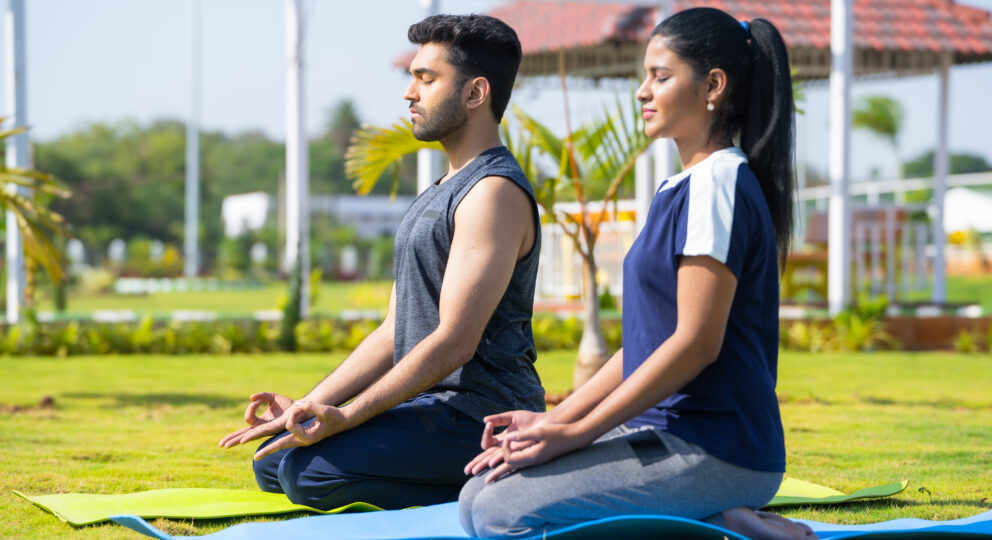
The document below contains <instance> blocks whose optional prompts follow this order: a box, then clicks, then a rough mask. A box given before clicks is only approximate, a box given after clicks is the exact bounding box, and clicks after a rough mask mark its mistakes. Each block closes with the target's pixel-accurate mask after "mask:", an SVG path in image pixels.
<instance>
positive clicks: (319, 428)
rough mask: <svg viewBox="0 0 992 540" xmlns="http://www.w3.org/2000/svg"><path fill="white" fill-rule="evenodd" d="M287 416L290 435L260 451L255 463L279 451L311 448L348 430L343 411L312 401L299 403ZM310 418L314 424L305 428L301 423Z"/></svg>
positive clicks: (287, 428)
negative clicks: (300, 447) (299, 447)
mask: <svg viewBox="0 0 992 540" xmlns="http://www.w3.org/2000/svg"><path fill="white" fill-rule="evenodd" d="M286 416H287V417H288V418H287V420H286V430H287V431H289V435H286V436H285V437H282V438H280V439H279V440H277V441H275V442H273V443H272V444H269V445H267V446H265V448H261V449H259V450H258V452H256V453H255V458H254V459H255V461H258V460H260V459H262V458H263V457H265V456H267V455H269V454H271V453H273V452H278V451H279V450H285V449H287V448H296V447H297V446H310V445H311V444H315V443H318V442H320V441H322V440H324V439H326V438H328V437H330V436H332V435H336V434H338V433H341V432H342V431H345V430H347V429H348V425H347V418H346V417H345V415H344V413H343V412H342V409H339V408H338V407H331V406H330V405H322V404H320V403H314V402H312V401H297V402H296V403H294V404H293V406H292V407H290V409H289V410H288V411H286ZM310 417H313V422H311V423H310V425H308V426H303V425H302V424H301V422H303V421H306V419H307V418H310Z"/></svg>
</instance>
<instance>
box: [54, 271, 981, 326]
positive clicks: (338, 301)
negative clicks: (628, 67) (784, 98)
mask: <svg viewBox="0 0 992 540" xmlns="http://www.w3.org/2000/svg"><path fill="white" fill-rule="evenodd" d="M391 286H392V282H389V281H362V282H327V283H322V284H321V286H320V289H319V291H318V295H317V303H316V305H315V306H314V308H313V309H314V311H315V312H317V313H322V314H337V313H340V312H341V311H342V310H374V311H380V312H381V313H385V310H386V305H387V304H388V302H389V289H390V287H391ZM286 292H287V285H286V284H285V283H268V284H266V285H264V286H262V287H260V288H257V289H246V290H240V291H205V292H184V293H176V292H173V293H158V294H147V295H123V294H110V293H108V294H98V295H81V294H76V293H72V292H71V291H70V293H69V305H68V312H69V313H73V314H80V315H82V314H86V313H91V312H93V311H95V310H99V309H107V310H121V309H129V310H133V311H136V312H138V313H142V314H144V313H149V314H153V315H154V314H161V315H163V316H167V315H168V314H169V313H170V312H172V311H175V310H205V311H217V312H219V313H220V314H221V315H222V316H223V315H232V316H236V315H242V316H243V315H250V314H251V313H253V312H255V311H258V310H266V309H276V307H277V303H278V301H279V298H280V297H284V296H285V295H286ZM929 299H930V291H929V289H927V290H924V291H915V292H913V293H910V294H909V295H908V296H907V297H906V300H910V301H919V302H926V301H929ZM947 301H948V302H954V303H978V304H980V305H981V306H982V308H983V309H984V310H985V311H986V313H992V276H950V277H948V278H947ZM38 309H40V310H43V311H51V310H54V304H53V303H52V300H51V298H50V294H49V293H48V292H47V291H44V290H43V291H41V298H40V300H39V302H38Z"/></svg>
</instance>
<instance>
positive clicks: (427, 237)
mask: <svg viewBox="0 0 992 540" xmlns="http://www.w3.org/2000/svg"><path fill="white" fill-rule="evenodd" d="M487 176H501V177H504V178H507V179H509V180H511V181H513V183H515V184H516V185H517V186H519V187H520V189H522V190H524V191H525V192H526V193H527V195H528V196H529V198H530V201H531V207H532V210H533V216H534V226H535V233H536V234H535V238H534V246H533V248H532V249H531V251H530V253H529V254H527V256H526V257H524V258H523V259H521V260H519V261H517V263H516V266H515V267H514V269H513V276H512V277H511V278H510V284H509V285H508V286H507V288H506V292H505V293H504V294H503V298H502V299H501V300H500V302H499V305H498V306H497V307H496V310H495V312H493V315H492V318H490V320H489V323H488V324H487V325H486V328H485V331H484V332H483V334H482V340H481V341H480V342H479V346H478V348H477V349H476V351H475V354H474V355H473V356H472V359H471V360H469V361H468V362H466V363H465V364H463V365H462V366H461V367H459V368H458V369H456V370H455V371H454V372H452V373H451V374H450V375H448V376H447V377H445V379H444V380H443V381H441V382H439V383H438V384H437V385H435V386H434V387H432V388H431V389H429V390H428V391H427V392H426V393H427V394H432V395H435V396H437V397H438V398H439V399H440V400H441V401H443V402H445V403H447V404H448V405H450V406H452V407H454V408H455V409H458V410H459V411H461V412H463V413H465V414H467V415H468V416H470V417H472V418H474V419H476V420H479V421H481V420H482V418H483V417H485V416H487V415H490V414H496V413H500V412H504V411H508V410H514V409H527V410H532V411H543V410H544V389H543V388H542V387H541V381H540V379H539V378H538V375H537V371H536V370H535V369H534V361H535V360H536V359H537V353H536V350H535V346H534V335H533V332H532V330H531V316H532V315H533V309H534V288H535V285H536V280H537V264H538V256H539V254H540V252H541V243H540V242H541V229H540V220H539V219H538V214H537V203H536V200H535V198H534V191H533V190H532V188H531V186H530V182H528V181H527V177H526V176H525V175H524V173H523V171H522V170H521V169H520V166H519V164H517V161H516V159H514V157H513V155H512V154H510V152H509V150H507V149H506V148H505V147H502V146H500V147H496V148H491V149H489V150H486V151H485V152H483V153H482V154H479V156H478V157H476V158H475V159H474V160H473V161H472V162H471V163H469V164H468V165H466V166H465V167H463V168H462V170H460V171H458V172H457V173H455V174H454V175H453V176H452V177H451V178H448V179H447V180H445V181H444V182H442V183H440V184H439V183H437V182H435V183H434V184H432V185H431V186H430V187H429V188H428V189H427V190H425V191H424V192H423V193H421V194H420V196H419V197H417V199H416V200H414V202H413V204H412V205H411V206H410V209H409V210H407V213H406V215H405V216H404V217H403V221H402V222H401V223H400V227H399V230H398V231H397V233H396V243H395V247H394V251H395V260H396V313H395V317H396V328H395V334H394V351H393V363H394V364H395V363H397V362H399V361H400V360H402V359H403V358H404V357H405V356H406V355H407V354H408V353H409V352H410V351H411V350H413V348H414V347H415V346H416V345H417V344H418V343H420V341H421V340H423V339H424V338H425V337H427V336H428V335H429V334H430V333H431V332H433V331H434V330H435V329H436V328H437V326H438V324H439V315H438V304H439V301H440V296H441V282H442V280H443V279H444V271H445V268H446V266H447V264H448V254H449V251H450V249H451V240H452V238H453V237H454V232H455V209H457V208H458V204H459V203H461V201H462V199H463V198H464V197H465V195H466V194H467V193H468V192H469V190H471V189H472V188H473V187H475V185H476V183H478V182H479V180H481V179H483V178H485V177H487ZM469 301H471V299H469Z"/></svg>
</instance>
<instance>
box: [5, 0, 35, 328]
mask: <svg viewBox="0 0 992 540" xmlns="http://www.w3.org/2000/svg"><path fill="white" fill-rule="evenodd" d="M9 1H10V3H9V5H8V7H7V13H6V16H5V17H4V33H5V38H6V39H5V43H4V45H5V46H4V50H5V54H4V92H5V94H6V100H5V104H4V105H5V107H4V108H5V112H4V114H5V115H6V116H10V117H12V119H13V125H12V126H9V125H8V126H4V129H10V128H15V127H23V126H27V124H28V117H27V116H28V106H27V105H28V100H27V88H26V87H27V84H26V75H27V73H26V72H25V58H26V54H25V44H26V41H27V40H25V38H24V32H25V28H26V26H25V21H24V0H9ZM6 163H7V168H27V167H29V165H30V164H29V155H28V134H27V133H21V134H18V135H14V136H12V137H8V138H7V156H6ZM4 189H9V190H13V191H16V192H19V193H21V194H22V195H28V194H29V192H28V190H27V189H25V188H24V187H19V186H17V185H15V184H8V185H7V186H4ZM6 218H7V242H6V244H7V245H6V248H7V322H8V323H16V322H17V321H18V320H20V316H21V306H22V305H23V304H24V284H25V274H24V246H23V243H22V241H21V231H20V227H18V226H17V220H16V219H15V217H14V213H13V212H10V211H8V212H7V216H6Z"/></svg>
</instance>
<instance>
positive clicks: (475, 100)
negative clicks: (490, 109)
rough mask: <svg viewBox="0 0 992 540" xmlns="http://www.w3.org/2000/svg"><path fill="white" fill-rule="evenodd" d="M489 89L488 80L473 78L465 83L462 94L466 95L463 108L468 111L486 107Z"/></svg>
mask: <svg viewBox="0 0 992 540" xmlns="http://www.w3.org/2000/svg"><path fill="white" fill-rule="evenodd" d="M490 91H491V88H490V86H489V79H486V78H485V77H475V78H474V79H469V80H468V81H467V82H466V83H465V89H464V92H465V94H467V99H466V103H465V107H466V108H467V109H468V110H470V111H471V110H475V109H478V108H479V107H482V106H484V105H488V103H489V99H490V95H489V92H490Z"/></svg>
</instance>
